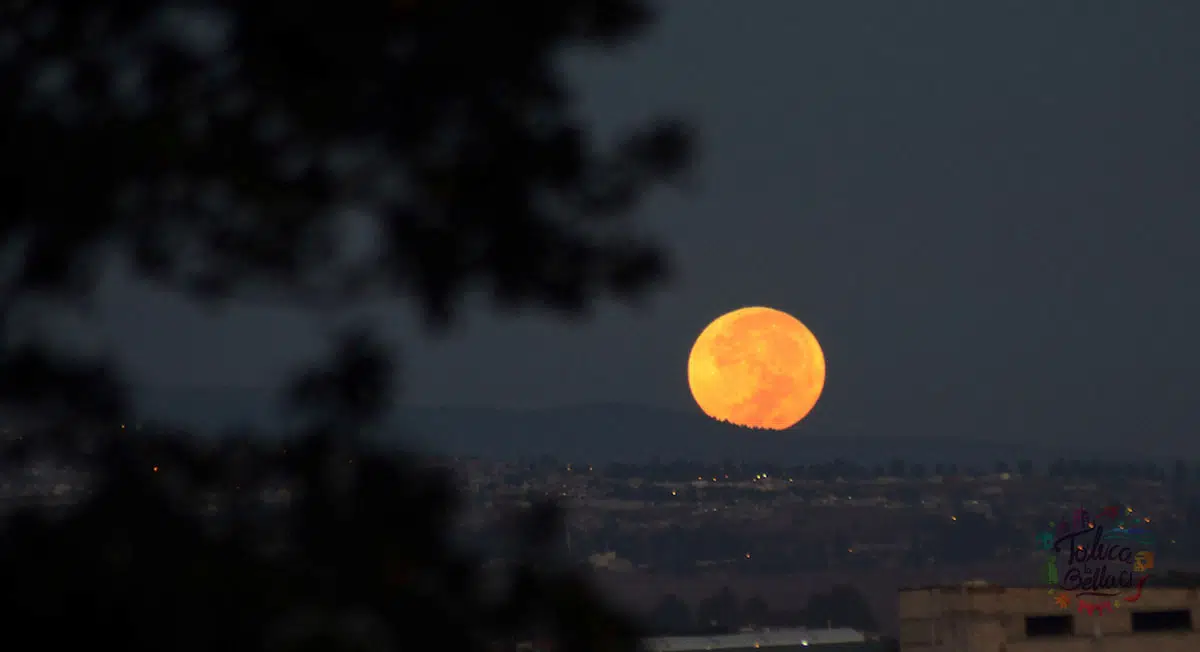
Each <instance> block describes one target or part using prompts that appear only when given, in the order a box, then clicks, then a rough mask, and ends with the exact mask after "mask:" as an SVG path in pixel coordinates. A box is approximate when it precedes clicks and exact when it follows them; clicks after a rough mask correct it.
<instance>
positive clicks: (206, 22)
mask: <svg viewBox="0 0 1200 652" xmlns="http://www.w3.org/2000/svg"><path fill="white" fill-rule="evenodd" d="M652 19H653V12H651V11H650V9H649V7H648V6H647V5H646V4H645V3H644V2H642V1H641V0H524V1H522V2H518V3H515V4H514V3H495V2H485V1H483V0H443V1H439V2H429V1H421V0H388V1H384V0H364V1H363V2H358V3H340V4H334V3H328V2H316V1H312V0H308V1H301V2H288V3H284V2H278V1H274V0H264V1H262V2H247V3H233V2H227V1H226V0H194V1H191V2H170V1H168V0H129V1H126V2H120V3H117V2H103V1H101V2H89V3H82V2H73V1H69V0H58V1H47V2H9V3H3V4H0V124H2V125H3V127H0V208H3V210H0V235H2V236H3V238H4V242H5V243H7V244H8V247H7V248H6V249H5V250H3V251H0V278H2V279H3V281H4V284H3V287H4V288H5V292H4V301H3V302H2V304H0V328H2V329H3V331H4V332H3V333H2V334H3V335H4V338H5V339H4V340H3V341H4V344H3V345H2V346H0V406H2V407H3V410H4V411H3V414H4V416H5V417H6V418H7V419H9V420H10V422H11V424H10V425H13V426H15V427H18V428H19V429H20V431H21V432H23V433H24V432H27V433H29V436H24V437H22V438H20V439H19V440H17V441H15V442H13V443H12V445H11V446H10V447H9V448H7V449H5V452H4V460H3V461H4V462H5V464H6V465H11V464H19V463H21V460H22V459H28V457H29V456H49V457H51V458H53V459H55V460H57V461H58V462H59V463H63V464H65V463H70V464H72V465H78V467H79V468H81V469H83V470H84V471H85V473H84V475H85V477H86V482H85V484H86V486H87V489H88V494H89V495H88V498H87V499H86V500H84V501H82V502H81V503H79V504H77V505H73V506H56V507H47V506H44V505H43V506H31V505H17V510H16V512H15V513H14V514H11V515H10V516H9V517H8V518H6V519H4V527H3V531H2V532H0V587H3V588H2V589H0V609H3V611H4V613H5V615H6V621H7V622H8V623H9V626H8V628H7V630H6V634H7V635H8V636H9V637H12V638H13V639H14V640H15V639H16V638H19V637H21V636H23V635H25V636H34V635H37V636H38V637H39V640H40V642H41V643H42V644H48V645H55V644H60V643H61V644H63V645H66V644H71V643H77V641H78V639H79V638H80V637H81V636H83V637H86V638H87V641H88V644H90V645H96V644H105V643H116V644H119V645H121V646H122V647H123V648H124V649H127V650H141V649H146V650H149V649H153V650H156V651H159V650H162V649H164V648H171V649H177V650H197V651H199V650H213V649H222V650H225V651H227V652H228V651H232V650H265V649H271V650H284V649H289V650H291V649H294V650H300V649H318V648H319V649H323V650H329V649H381V650H382V649H397V648H402V647H406V646H411V645H412V643H411V641H410V638H411V637H412V636H420V635H422V634H435V635H436V636H437V637H438V640H437V642H436V643H435V644H437V645H439V646H440V647H443V648H448V649H464V650H465V649H470V650H484V649H487V650H492V649H495V646H496V645H498V644H501V645H502V644H505V643H510V642H511V641H513V640H515V639H518V638H522V637H529V636H533V635H538V636H543V637H549V638H552V639H554V640H556V642H557V643H558V645H559V647H561V648H563V649H569V650H600V649H605V650H608V649H631V648H632V647H633V646H634V645H635V643H636V636H635V635H636V631H635V628H633V627H632V626H631V625H630V624H629V623H628V621H627V620H626V619H625V618H623V617H622V616H621V615H620V614H618V613H617V612H615V611H613V610H612V609H611V608H610V607H608V606H606V605H605V604H604V603H603V601H602V600H600V599H599V598H598V597H597V596H596V595H595V594H593V593H592V592H591V589H590V588H589V587H588V586H587V585H586V583H584V582H582V580H580V579H579V578H577V577H574V576H573V575H572V574H571V573H569V572H564V571H562V570H561V569H555V568H553V567H552V566H547V565H545V564H540V563H536V562H537V561H538V555H537V554H536V551H537V550H539V549H541V548H539V546H544V545H546V542H552V541H553V540H554V535H553V529H554V528H555V527H557V524H556V523H557V519H556V518H555V517H554V516H553V513H552V512H547V513H546V514H544V515H540V516H536V515H535V518H533V519H532V520H530V524H529V526H528V528H527V531H525V532H523V533H520V535H519V536H518V537H517V538H518V540H519V541H522V542H524V545H525V546H526V551H527V553H528V554H526V561H525V563H522V564H518V565H517V567H516V568H514V569H513V570H512V577H511V581H509V582H507V583H505V584H504V586H505V587H506V588H504V589H503V590H500V591H498V592H495V593H492V592H489V591H487V590H484V584H483V582H484V575H485V571H484V568H483V566H482V565H481V563H480V562H481V559H479V558H478V557H477V556H476V555H474V554H472V553H470V552H468V551H464V550H460V549H459V548H458V547H457V546H455V545H453V544H452V542H451V537H450V533H451V531H452V529H453V527H454V525H453V524H454V515H455V513H456V510H457V509H458V508H459V505H458V503H457V498H456V491H455V489H454V486H453V482H452V480H451V478H449V477H448V476H447V475H446V474H445V473H444V472H440V471H437V470H435V469H432V468H429V467H427V466H425V465H423V464H422V463H420V462H419V461H418V460H415V459H411V458H407V457H403V456H397V455H395V454H392V453H389V452H387V451H385V450H382V449H380V448H379V447H377V446H374V445H373V444H372V443H371V442H370V441H368V440H367V439H366V438H363V437H361V436H359V435H360V434H362V433H363V432H365V431H367V430H370V429H371V428H376V427H378V426H379V425H380V424H381V423H382V421H381V419H382V416H383V415H384V414H385V413H386V409H387V407H388V397H390V396H391V395H392V393H393V386H392V383H393V382H394V368H393V363H392V362H391V357H390V355H389V352H388V351H387V350H386V349H385V348H384V347H382V346H381V345H380V344H379V343H378V341H377V340H376V339H375V337H374V335H373V333H372V331H371V329H370V328H369V327H366V328H363V329H360V330H358V331H350V332H347V333H346V334H344V337H343V338H342V340H341V341H340V344H338V346H335V348H334V349H333V356H332V361H331V362H330V363H329V364H326V365H322V366H318V367H317V368H314V370H313V371H311V372H310V373H308V374H305V375H303V376H302V377H300V378H299V379H297V381H296V383H294V384H293V385H292V386H291V388H290V390H289V393H288V398H289V400H290V401H291V402H290V405H291V406H292V410H293V412H294V413H295V414H296V415H297V416H300V417H303V418H304V419H305V425H304V426H303V427H302V428H300V429H299V430H298V431H297V432H296V433H294V436H293V437H291V438H289V439H285V440H282V441H281V440H278V439H270V438H265V437H261V436H255V435H254V433H247V434H246V435H245V436H243V437H240V438H228V439H224V440H221V441H216V442H201V441H200V440H198V439H195V438H191V437H188V436H186V435H180V434H177V433H175V432H173V431H172V432H156V433H139V432H135V431H133V429H131V428H130V429H123V428H121V427H119V424H120V423H123V422H124V421H125V420H126V419H127V418H128V417H129V416H131V413H130V410H129V407H128V404H127V398H128V397H127V396H126V394H125V392H124V390H123V389H122V385H121V383H120V381H119V377H118V375H117V374H116V373H115V371H114V369H113V367H111V365H104V364H102V361H97V360H83V359H78V358H77V357H73V356H71V355H69V354H66V353H63V352H62V351H60V350H59V349H58V348H57V347H56V342H55V341H54V340H53V339H51V338H50V337H48V336H47V337H43V338H41V339H40V340H33V341H22V342H20V343H17V340H15V339H14V338H15V335H14V332H13V330H12V324H11V319H10V317H11V316H12V315H13V314H14V313H15V312H16V311H17V310H19V309H20V308H21V307H22V306H25V305H30V304H33V303H37V302H46V301H50V302H57V303H59V304H62V305H81V304H83V303H84V302H86V300H87V299H88V298H89V297H90V296H91V294H92V293H93V290H94V289H95V284H96V280H97V279H98V278H100V276H101V272H102V270H103V269H104V268H105V266H106V265H108V264H110V263H111V262H113V261H114V260H115V261H120V262H124V263H126V264H127V265H128V266H129V267H130V268H131V269H132V270H133V272H134V275H135V276H136V277H137V278H139V279H142V280H145V281H150V282H152V283H155V284H158V285H160V286H162V287H165V288H168V289H171V290H175V291H177V292H180V293H183V294H185V295H187V296H190V297H192V298H194V299H196V300H199V301H203V302H207V303H209V304H212V305H225V304H226V302H227V300H229V299H231V298H238V299H244V300H248V301H255V300H272V301H286V302H289V303H291V304H293V305H297V306H301V307H315V308H319V309H322V310H338V309H341V308H343V307H346V306H351V305H355V304H356V303H357V302H361V301H364V300H368V299H373V298H380V297H384V298H391V297H404V298H407V299H409V300H412V301H414V302H415V304H416V306H417V307H418V308H419V310H420V311H421V312H422V313H423V314H424V315H426V316H427V317H428V321H429V323H430V325H432V326H434V327H444V326H446V325H448V324H450V323H451V322H452V321H453V319H454V318H455V316H456V314H457V309H458V307H459V302H460V300H461V298H462V297H463V296H464V295H465V294H466V293H467V292H469V291H471V290H473V289H477V288H480V289H483V290H486V291H487V292H489V293H490V294H491V295H492V296H493V297H495V299H496V300H497V303H498V305H500V306H502V307H523V306H533V305H540V306H547V307H549V308H550V309H552V310H554V311H556V312H558V313H560V314H579V313H583V312H586V310H587V309H588V308H589V306H590V305H592V303H593V302H594V301H596V300H599V299H603V298H605V297H619V298H624V297H632V296H636V295H639V294H641V293H644V292H645V291H646V290H647V289H649V288H650V287H651V286H652V285H653V283H654V282H655V281H657V280H659V279H661V278H663V276H664V275H665V274H666V272H667V269H668V267H667V264H666V259H665V257H664V255H663V253H662V252H661V251H660V250H659V249H658V248H656V247H655V246H653V245H651V244H648V243H646V242H645V241H644V240H642V239H641V238H640V237H639V234H638V233H637V231H636V229H635V228H634V227H633V225H632V224H631V223H630V222H629V221H628V220H627V219H626V218H627V216H628V215H629V214H630V213H631V212H632V210H633V209H634V208H636V206H637V205H638V202H639V200H640V199H641V198H642V197H644V196H645V193H646V192H647V191H648V190H650V189H651V188H654V187H656V186H658V185H660V184H662V183H664V182H672V181H675V180H677V179H678V178H679V175H680V174H681V173H682V172H683V171H684V170H685V168H686V163H687V161H688V160H689V158H690V156H691V154H692V148H691V142H692V139H691V136H690V133H689V130H688V128H687V127H686V126H685V125H684V124H683V123H681V122H679V121H678V120H675V119H662V120H656V121H651V122H650V123H648V124H646V125H643V126H641V127H639V128H637V129H634V130H633V131H632V132H630V133H628V134H626V135H625V136H623V137H621V138H618V139H616V140H615V141H614V142H612V143H600V142H597V140H596V138H595V137H594V135H593V131H592V129H591V127H590V125H588V124H587V123H586V121H584V120H583V119H581V118H580V117H579V116H578V115H577V113H576V110H575V105H574V95H573V91H572V89H571V88H570V86H569V85H568V83H567V80H566V78H565V75H564V74H563V72H562V71H561V61H562V59H563V57H564V56H565V55H566V54H568V53H569V52H572V51H574V50H575V49H578V48H579V47H581V46H584V47H598V48H611V47H615V46H619V45H621V44H623V43H625V42H627V41H628V40H629V39H631V38H633V37H634V36H636V34H637V33H638V32H639V30H641V29H642V28H644V27H646V26H648V25H649V24H651V23H652V22H653V20H652ZM352 240H357V241H359V242H360V244H361V243H364V242H365V243H367V245H366V246H358V247H356V246H354V245H353V243H352V242H350V241H352ZM267 498H270V499H269V500H268V499H267Z"/></svg>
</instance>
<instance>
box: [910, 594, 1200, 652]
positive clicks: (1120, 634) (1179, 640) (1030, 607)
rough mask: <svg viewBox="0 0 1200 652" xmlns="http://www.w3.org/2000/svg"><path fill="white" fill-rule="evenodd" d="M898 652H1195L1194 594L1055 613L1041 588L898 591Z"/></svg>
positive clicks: (1198, 610) (1199, 613)
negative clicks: (1091, 610)
mask: <svg viewBox="0 0 1200 652" xmlns="http://www.w3.org/2000/svg"><path fill="white" fill-rule="evenodd" d="M898 606H899V616H900V650H901V652H1085V651H1086V652H1197V651H1200V632H1196V631H1195V629H1194V624H1195V623H1196V621H1197V618H1198V617H1200V597H1197V589H1196V588H1195V587H1190V588H1188V587H1183V588H1173V587H1151V586H1148V587H1147V588H1146V589H1145V591H1144V593H1143V594H1142V597H1141V599H1140V600H1138V601H1137V602H1135V603H1128V604H1125V603H1123V604H1122V606H1121V608H1118V609H1111V610H1109V611H1107V612H1105V613H1086V612H1080V611H1079V610H1077V609H1076V608H1075V607H1074V605H1072V606H1071V607H1070V608H1063V607H1061V606H1059V605H1058V604H1057V603H1056V602H1055V598H1054V596H1052V595H1050V594H1049V592H1048V590H1047V587H1045V586H1041V587H1037V588H1011V587H1008V588H1006V587H1001V586H996V585H988V584H985V583H968V584H965V585H961V586H934V587H924V588H917V589H905V590H902V591H901V592H900V595H899V605H898Z"/></svg>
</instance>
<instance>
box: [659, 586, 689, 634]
mask: <svg viewBox="0 0 1200 652" xmlns="http://www.w3.org/2000/svg"><path fill="white" fill-rule="evenodd" d="M649 621H650V623H649V625H650V629H651V631H653V632H655V633H658V634H660V635H671V634H685V633H690V632H692V631H694V630H695V629H696V619H695V617H694V616H693V614H692V608H691V607H689V606H688V604H687V603H686V602H684V601H683V600H681V599H680V598H679V596H677V595H675V594H673V593H670V594H667V595H665V596H663V598H662V599H661V600H659V602H658V604H657V605H656V606H655V607H654V610H653V611H651V612H650V618H649Z"/></svg>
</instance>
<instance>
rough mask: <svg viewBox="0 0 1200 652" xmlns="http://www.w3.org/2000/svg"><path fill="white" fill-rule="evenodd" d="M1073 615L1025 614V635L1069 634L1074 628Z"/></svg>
mask: <svg viewBox="0 0 1200 652" xmlns="http://www.w3.org/2000/svg"><path fill="white" fill-rule="evenodd" d="M1074 621H1075V618H1074V616H1026V617H1025V636H1028V637H1030V638H1034V637H1041V636H1070V635H1071V633H1072V632H1073V631H1074V630H1075V622H1074Z"/></svg>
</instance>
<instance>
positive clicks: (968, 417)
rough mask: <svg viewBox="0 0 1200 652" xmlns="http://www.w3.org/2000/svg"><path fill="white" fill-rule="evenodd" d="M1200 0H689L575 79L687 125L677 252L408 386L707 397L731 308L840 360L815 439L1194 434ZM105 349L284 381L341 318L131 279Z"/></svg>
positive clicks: (413, 393)
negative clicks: (669, 275) (773, 323)
mask: <svg viewBox="0 0 1200 652" xmlns="http://www.w3.org/2000/svg"><path fill="white" fill-rule="evenodd" d="M1197 25H1200V3H1191V2H1129V1H1116V0H1113V1H1101V0H1080V1H1075V2H1068V1H1065V0H1064V1H1060V2H1045V1H1044V0H1028V1H1024V2H1015V1H1014V2H1004V3H998V2H997V3H982V2H961V1H959V2H953V1H946V2H922V3H901V2H894V1H886V0H879V1H858V2H820V3H818V2H795V1H787V0H781V1H777V2H768V1H767V0H761V1H759V2H746V3H732V2H728V1H727V0H686V1H684V0H679V1H676V2H671V3H667V4H666V5H665V11H664V13H663V19H662V22H661V24H660V25H659V26H658V28H656V29H655V30H654V31H653V32H652V33H651V34H649V35H648V36H647V38H646V39H644V40H643V41H642V42H641V43H639V44H638V45H636V46H634V47H632V48H630V49H628V50H627V51H624V52H621V53H620V54H619V55H618V56H616V57H615V58H613V59H611V60H607V61H600V60H598V59H597V58H595V57H587V58H586V59H583V60H581V61H579V62H576V64H577V65H573V66H572V68H571V70H572V74H573V76H574V77H575V78H576V79H578V80H579V83H580V85H581V86H580V87H581V89H582V90H583V91H584V104H585V107H586V111H587V112H588V114H589V115H591V116H593V117H594V118H595V119H596V120H597V121H598V123H599V124H600V125H601V127H602V128H603V129H604V130H606V131H607V130H611V129H614V128H618V127H621V126H623V125H628V124H631V123H633V122H635V121H637V120H639V119H641V118H645V117H647V116H649V115H651V114H653V113H656V112H663V111H665V112H672V111H674V112H680V113H683V114H684V115H687V116H689V117H691V118H692V119H693V120H694V121H695V123H696V125H697V126H698V127H699V129H700V130H701V134H702V137H703V149H704V157H703V159H702V160H701V161H699V163H698V165H697V168H696V175H695V177H696V178H695V184H694V185H695V187H694V189H692V190H690V191H688V192H685V193H682V194H673V193H670V192H663V193H662V194H660V195H658V196H656V197H654V198H653V200H652V201H650V202H649V203H648V204H647V206H646V207H645V210H643V211H642V212H641V215H639V219H640V220H641V221H642V223H643V224H644V225H645V226H646V228H647V230H648V231H649V232H651V233H653V234H656V235H658V236H659V237H661V238H662V239H663V241H664V243H665V244H667V245H668V246H669V247H670V248H671V249H672V250H673V252H674V254H675V260H676V263H677V267H678V276H677V279H676V280H675V281H674V282H673V283H672V284H671V285H669V286H667V287H665V288H664V289H663V291H662V292H661V293H659V294H657V295H656V296H654V297H653V299H652V301H650V302H649V303H648V304H647V305H646V306H644V307H642V308H639V309H630V308H626V307H621V306H605V307H603V308H602V309H601V310H600V311H598V312H597V313H596V315H595V316H594V317H593V319H592V320H591V322H589V323H587V324H584V325H575V324H563V323H558V322H554V321H552V320H550V319H548V318H546V317H543V316H537V315H530V316H522V317H519V318H515V319H514V318H510V317H493V316H490V315H488V314H487V313H486V312H485V311H484V310H483V309H480V310H475V311H473V312H471V313H470V315H469V318H468V319H467V320H466V321H465V322H464V323H463V324H462V325H461V326H460V327H459V328H458V330H457V331H456V332H455V333H454V334H452V335H451V336H450V337H448V338H446V339H445V340H443V341H439V342H432V343H431V342H428V341H427V340H425V339H424V338H423V336H422V335H421V334H420V329H418V328H416V327H415V323H416V322H415V320H414V319H412V318H411V316H410V313H409V312H408V310H407V307H406V306H399V307H394V308H387V307H383V308H380V309H378V311H377V312H378V313H379V315H380V319H381V320H382V323H384V324H386V325H387V328H388V330H389V332H391V333H393V334H394V335H395V337H396V341H397V343H399V344H400V345H401V346H403V347H404V354H405V384H406V390H405V391H406V393H405V398H406V400H408V401H410V402H413V403H418V404H447V403H451V404H470V405H561V404H567V403H590V402H601V401H603V402H608V401H626V402H637V403H643V404H650V405H661V406H666V407H688V406H689V398H688V393H687V387H686V377H685V359H686V356H687V352H688V349H689V347H690V345H691V341H692V339H693V338H694V336H695V335H696V334H698V333H699V331H700V330H701V329H702V328H703V327H704V325H705V324H706V323H707V322H708V321H709V320H710V319H711V318H713V317H715V316H717V315H718V314H720V313H722V312H724V311H726V310H729V309H732V308H737V307H740V306H743V305H753V304H766V305H771V306H774V307H777V308H780V309H783V310H787V311H789V312H791V313H792V314H794V315H796V316H797V317H799V318H800V319H801V320H802V321H804V322H805V323H807V324H808V325H809V326H810V327H811V328H812V330H813V331H814V332H815V333H816V335H817V336H818V338H820V339H821V341H822V343H823V345H824V347H825V350H826V354H827V356H828V374H829V377H828V383H827V385H826V395H825V397H824V399H823V400H822V403H821V404H819V405H818V407H817V409H816V411H815V412H814V415H813V417H812V419H811V420H810V421H809V422H806V425H805V426H804V428H808V429H812V430H818V429H821V428H822V427H828V426H829V425H830V424H838V425H839V429H840V428H843V427H845V426H846V424H851V423H853V424H856V425H854V429H859V430H866V431H871V432H877V433H886V432H921V433H926V432H936V433H942V434H947V435H959V434H964V435H971V434H977V433H978V434H982V435H988V436H996V435H1005V434H1009V433H1014V434H1018V435H1020V436H1024V437H1029V438H1043V437H1053V438H1064V439H1077V440H1079V441H1080V442H1081V444H1082V442H1083V441H1085V440H1086V439H1087V438H1088V437H1092V436H1094V437H1097V438H1098V439H1100V440H1103V441H1105V442H1108V443H1110V444H1111V443H1114V442H1116V441H1117V440H1119V439H1120V438H1122V437H1127V436H1136V437H1137V438H1138V440H1139V441H1141V442H1148V443H1150V444H1152V445H1155V446H1157V447H1163V446H1167V445H1169V444H1170V443H1171V442H1178V441H1183V440H1185V439H1188V440H1190V438H1191V433H1192V431H1194V430H1195V425H1196V419H1195V414H1196V410H1195V408H1194V407H1193V404H1195V402H1196V401H1195V398H1194V397H1195V395H1196V393H1197V389H1198V387H1200V383H1198V382H1197V381H1196V379H1195V372H1196V371H1197V370H1198V369H1200V352H1198V351H1197V347H1196V345H1195V344H1194V341H1195V338H1194V336H1193V332H1194V331H1195V330H1196V328H1197V323H1198V317H1200V293H1198V292H1197V291H1196V288H1195V285H1196V284H1197V282H1198V281H1200V258H1197V256H1196V254H1195V250H1196V246H1197V242H1198V240H1200V183H1197V173H1198V172H1200V38H1197V37H1196V26H1197ZM101 303H102V314H103V315H104V322H105V324H106V326H105V328H104V329H102V330H101V331H100V335H101V337H103V338H105V339H107V340H108V341H111V342H114V343H115V344H117V345H118V347H119V349H120V350H121V352H122V356H123V359H124V360H125V361H126V363H127V364H128V369H129V372H130V374H131V376H132V377H133V379H134V380H135V381H137V382H139V383H142V384H168V385H173V386H181V385H198V386H204V385H212V384H217V383H222V382H226V381H227V379H229V378H235V379H237V380H236V383H237V384H239V385H244V386H263V385H268V384H271V383H275V382H277V381H278V380H280V379H281V377H282V373H283V372H284V371H286V370H288V369H290V368H291V367H292V366H293V365H295V364H299V363H300V362H301V361H302V360H304V359H306V357H308V356H310V355H312V354H313V353H314V351H315V348H316V345H317V343H318V342H319V341H320V340H319V329H320V327H321V326H322V325H328V324H330V323H332V322H333V321H336V319H335V318H333V317H327V318H324V319H322V320H316V319H309V318H304V317H300V316H295V315H289V314H287V313H285V312H281V311H275V310H274V309H270V310H268V309H257V308H237V309H234V310H231V311H229V312H228V313H227V314H225V315H223V316H219V317H208V316H206V315H205V314H204V313H200V312H195V311H193V310H191V309H190V308H189V307H187V306H186V305H183V304H181V303H180V302H178V301H175V300H173V299H171V298H169V297H162V296H157V295H154V294H151V293H149V292H148V291H145V290H142V289H138V288H133V287H131V286H130V285H129V284H127V283H125V282H123V281H121V280H120V279H114V280H113V281H112V282H111V283H109V284H108V286H107V287H106V288H105V291H104V299H103V301H102V302H101Z"/></svg>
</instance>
